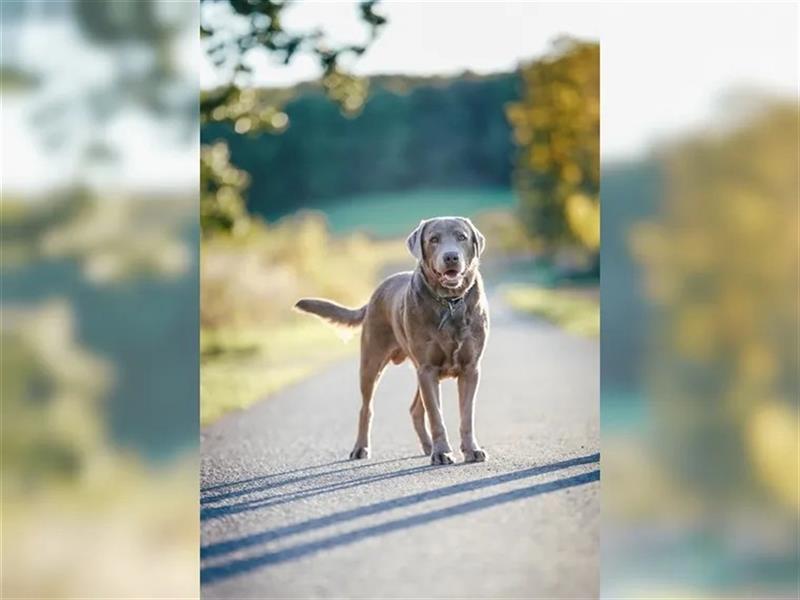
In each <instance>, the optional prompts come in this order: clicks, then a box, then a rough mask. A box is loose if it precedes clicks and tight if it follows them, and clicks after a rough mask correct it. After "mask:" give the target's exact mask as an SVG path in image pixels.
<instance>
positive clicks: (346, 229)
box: [281, 188, 517, 237]
mask: <svg viewBox="0 0 800 600" xmlns="http://www.w3.org/2000/svg"><path fill="white" fill-rule="evenodd" d="M516 201H517V200H516V196H515V195H514V192H513V190H510V189H508V188H482V189H465V190H412V191H404V192H391V193H382V194H363V195H358V196H350V197H342V198H337V199H336V200H329V201H325V202H319V203H312V204H309V205H308V206H307V207H306V208H308V209H312V210H319V211H321V212H323V213H325V215H326V217H327V219H328V225H329V227H330V229H331V232H332V233H334V234H336V235H342V234H347V233H352V232H354V231H363V232H366V233H369V234H371V235H375V236H378V237H397V236H405V235H407V234H408V233H409V232H410V231H411V230H413V229H414V227H416V225H417V224H418V223H419V221H420V220H421V219H424V218H428V217H436V216H442V215H460V216H464V217H474V216H476V215H477V214H479V213H481V212H484V211H488V210H496V209H507V208H511V207H513V206H514V205H515V204H516ZM281 216H286V215H281Z"/></svg>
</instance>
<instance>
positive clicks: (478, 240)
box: [462, 217, 486, 258]
mask: <svg viewBox="0 0 800 600" xmlns="http://www.w3.org/2000/svg"><path fill="white" fill-rule="evenodd" d="M462 218H463V219H464V221H465V222H466V224H467V226H468V227H469V229H470V231H471V232H472V243H473V245H474V246H475V258H478V257H479V256H480V255H481V254H483V249H484V248H485V247H486V238H485V237H483V234H482V233H481V232H480V231H478V228H477V227H475V224H474V223H473V222H472V221H470V220H469V219H467V218H466V217H462Z"/></svg>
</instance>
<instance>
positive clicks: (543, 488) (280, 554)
mask: <svg viewBox="0 0 800 600" xmlns="http://www.w3.org/2000/svg"><path fill="white" fill-rule="evenodd" d="M599 480H600V471H599V470H598V469H595V470H594V471H590V472H588V473H582V474H580V475H575V476H573V477H566V478H564V479H557V480H555V481H548V482H546V483H540V484H536V485H532V486H529V487H526V488H522V489H518V490H512V491H510V492H503V493H500V494H495V495H493V496H488V497H486V498H480V499H478V500H471V501H468V502H463V503H461V504H456V505H455V506H447V507H445V508H440V509H438V510H434V511H431V512H427V513H421V514H416V515H411V516H408V517H403V518H400V519H395V520H393V521H387V522H385V523H379V524H377V525H371V526H368V527H363V528H361V529H356V530H354V531H349V532H345V533H340V534H336V535H332V536H329V537H326V538H322V539H321V540H315V541H311V542H305V543H301V544H297V545H295V546H291V547H289V548H284V549H283V550H277V551H274V552H265V553H263V554H260V555H258V556H254V557H251V558H245V559H240V560H234V561H231V562H228V563H226V564H222V565H217V566H214V567H206V568H204V569H201V571H200V582H201V583H204V584H208V583H213V582H215V581H218V580H221V579H226V578H228V577H232V576H234V575H239V574H242V573H246V572H248V571H252V570H254V569H258V568H260V567H264V566H268V565H275V564H280V563H284V562H289V561H292V560H297V559H299V558H303V557H305V556H308V555H310V554H315V553H317V552H320V551H322V550H329V549H331V548H336V547H339V546H345V545H348V544H353V543H355V542H358V541H360V540H363V539H366V538H370V537H375V536H379V535H385V534H387V533H392V532H394V531H398V530H401V529H407V528H411V527H419V526H421V525H427V524H429V523H432V522H434V521H440V520H442V519H448V518H452V517H455V516H460V515H464V514H468V513H472V512H476V511H479V510H483V509H485V508H489V507H493V506H498V505H500V504H506V503H508V502H513V501H516V500H522V499H524V498H530V497H532V496H538V495H540V494H545V493H548V492H554V491H557V490H562V489H564V488H568V487H574V486H578V485H585V484H587V483H591V482H593V481H599Z"/></svg>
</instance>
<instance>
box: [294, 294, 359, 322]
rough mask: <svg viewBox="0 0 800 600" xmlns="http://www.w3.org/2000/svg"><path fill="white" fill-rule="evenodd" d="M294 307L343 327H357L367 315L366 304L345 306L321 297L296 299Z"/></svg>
mask: <svg viewBox="0 0 800 600" xmlns="http://www.w3.org/2000/svg"><path fill="white" fill-rule="evenodd" d="M294 307H295V308H296V309H298V310H302V311H303V312H307V313H311V314H312V315H317V316H318V317H321V318H323V319H325V320H326V321H330V322H331V323H335V324H336V325H344V326H345V327H358V326H359V325H361V323H363V322H364V317H365V316H366V315H367V305H366V304H365V305H364V306H362V307H361V308H347V307H345V306H342V305H341V304H336V302H331V301H330V300H323V299H321V298H303V299H301V300H298V301H297V304H295V305H294Z"/></svg>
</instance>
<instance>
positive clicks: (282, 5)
mask: <svg viewBox="0 0 800 600" xmlns="http://www.w3.org/2000/svg"><path fill="white" fill-rule="evenodd" d="M376 4H377V0H365V1H362V2H359V3H358V10H359V15H360V18H361V20H362V21H363V22H364V24H365V25H366V27H367V30H368V37H367V40H366V42H364V43H362V44H349V45H343V46H334V45H333V44H331V43H330V42H329V41H328V40H327V39H326V36H325V34H324V33H323V32H322V31H319V30H315V31H303V32H295V31H287V30H286V29H285V28H284V27H283V24H282V21H281V16H282V14H283V11H284V10H285V9H286V8H287V7H288V6H289V5H290V2H288V1H287V2H278V1H274V0H203V2H202V6H201V23H200V34H201V37H202V40H203V48H204V50H205V52H206V54H207V56H208V58H209V59H210V60H211V62H212V63H213V64H214V66H215V68H216V70H217V73H218V74H219V75H220V76H221V77H222V78H223V79H224V80H225V81H226V83H224V84H223V85H221V86H219V87H218V88H217V89H215V90H209V91H206V92H204V93H203V94H202V95H201V99H200V120H201V125H202V124H206V123H211V122H227V123H231V124H232V125H233V127H234V130H235V131H236V133H237V134H240V135H245V134H248V133H253V132H258V131H268V132H272V133H280V132H281V131H283V130H284V129H285V128H286V127H287V126H288V124H289V119H288V117H287V115H286V113H284V112H283V111H282V110H281V105H282V103H283V102H285V101H286V100H287V99H288V97H285V96H281V94H279V93H275V92H274V91H269V90H259V89H256V88H254V87H253V86H252V85H251V84H252V67H251V66H250V62H249V61H250V59H251V57H252V56H253V55H255V54H257V53H259V52H262V53H263V52H266V53H268V54H269V55H271V56H273V57H275V58H277V59H278V60H280V61H281V62H282V63H283V64H289V63H290V62H291V61H292V60H293V59H294V58H296V57H297V56H299V55H306V56H312V57H314V58H315V59H316V60H317V61H318V62H319V65H320V67H321V68H322V73H323V74H322V85H323V87H324V89H325V91H326V94H327V96H328V97H329V98H330V99H331V100H333V101H335V102H336V103H337V104H338V105H339V106H340V108H341V109H342V111H344V112H347V113H355V112H357V111H358V110H360V109H361V107H362V106H363V104H364V101H365V100H366V96H367V82H366V80H363V79H360V78H358V77H354V76H352V75H350V74H349V73H348V72H347V71H346V70H345V69H344V68H343V67H342V60H343V59H344V58H346V57H348V56H350V57H358V56H360V55H362V54H363V53H364V52H365V51H366V49H367V47H368V45H369V44H370V43H371V42H372V41H373V40H374V39H375V37H376V35H377V33H378V31H379V30H380V28H381V27H382V26H383V25H384V24H385V23H386V19H385V18H384V17H383V16H381V15H379V14H377V13H376V12H375V5H376ZM218 144H222V145H223V146H224V145H225V143H224V142H218ZM223 159H224V160H223ZM201 162H202V167H201V183H200V185H201V227H202V229H203V232H204V234H211V233H213V232H216V231H225V232H234V233H235V232H236V231H237V230H244V229H246V226H237V223H239V224H241V223H243V222H246V220H247V219H248V217H247V211H246V209H245V206H244V202H243V200H242V198H241V192H242V191H243V190H244V187H245V185H246V181H245V180H243V179H242V178H241V177H239V176H238V175H237V173H240V172H238V171H236V169H235V168H234V167H233V166H232V165H230V164H229V162H228V154H227V150H226V149H225V148H221V147H219V146H217V147H216V149H214V150H212V149H210V148H204V149H203V152H202V158H201ZM223 162H224V163H225V164H224V165H223ZM221 173H225V174H226V175H224V176H223V177H227V178H228V179H236V180H237V184H236V185H235V186H233V185H231V184H230V182H226V181H222V180H220V179H219V178H218V175H220V174H221Z"/></svg>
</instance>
